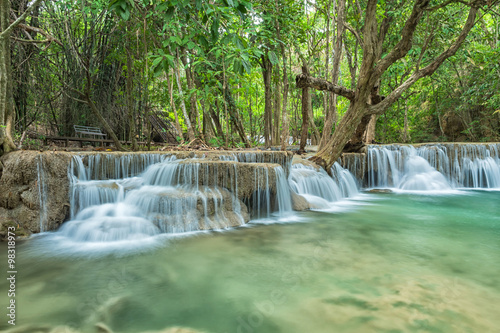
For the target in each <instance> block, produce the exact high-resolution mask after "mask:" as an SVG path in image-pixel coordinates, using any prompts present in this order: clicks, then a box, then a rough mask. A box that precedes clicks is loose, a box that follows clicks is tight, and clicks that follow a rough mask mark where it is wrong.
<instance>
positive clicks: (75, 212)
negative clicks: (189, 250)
mask: <svg viewBox="0 0 500 333" xmlns="http://www.w3.org/2000/svg"><path fill="white" fill-rule="evenodd" d="M234 156H235V157H236V156H238V155H234ZM242 156H243V155H242ZM245 158H246V159H249V160H251V159H253V160H254V163H259V161H260V160H259V158H253V157H252V156H245ZM238 165H240V164H239V163H238V162H234V161H229V162H224V161H219V162H218V161H214V160H203V159H196V158H195V159H176V157H175V156H168V155H160V154H151V155H148V154H130V155H121V156H120V155H114V156H113V155H110V156H107V155H84V156H74V157H73V159H72V162H71V165H70V168H69V170H68V177H69V178H70V180H71V186H70V206H71V207H70V215H71V220H70V221H68V222H66V223H64V224H63V225H62V227H61V228H60V230H59V232H57V233H56V235H57V237H65V238H66V239H67V240H71V241H74V242H80V243H81V242H86V243H103V244H104V243H117V242H123V241H132V242H135V241H137V240H140V239H142V240H144V239H145V238H150V237H152V236H156V235H160V234H165V233H175V234H177V233H186V232H192V231H199V230H214V229H215V230H217V229H225V228H228V227H237V226H241V225H243V224H245V223H246V222H248V220H249V212H248V209H247V206H246V205H245V204H244V203H243V202H242V201H241V200H240V199H239V198H238V194H239V193H240V188H239V186H240V185H239V184H238V183H239V179H238V172H239V169H238ZM42 169H43V168H41V167H40V169H39V170H42ZM252 169H253V170H254V172H255V177H254V180H255V184H254V186H255V188H256V189H258V190H257V191H255V193H254V194H253V195H252V198H250V200H248V203H250V204H252V206H250V207H249V208H250V209H249V210H250V213H251V215H252V216H253V217H254V218H257V219H260V218H270V217H271V216H278V217H284V216H288V215H290V213H291V212H292V207H291V199H290V190H289V187H288V182H287V179H286V175H285V171H284V170H283V168H282V167H281V166H274V165H268V164H262V165H260V164H255V165H252ZM39 191H43V188H42V187H39Z"/></svg>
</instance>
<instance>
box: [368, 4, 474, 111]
mask: <svg viewBox="0 0 500 333" xmlns="http://www.w3.org/2000/svg"><path fill="white" fill-rule="evenodd" d="M478 10H479V9H478V8H477V7H471V8H470V10H469V15H468V17H467V21H466V22H465V25H464V27H463V29H462V31H461V32H460V35H459V36H458V37H457V39H456V40H455V42H454V43H453V44H452V45H451V46H450V47H449V48H448V49H447V50H446V51H444V52H443V53H441V54H440V55H439V56H438V57H437V58H436V59H435V60H434V61H433V62H431V63H430V64H429V65H427V66H426V67H424V68H422V69H420V70H417V71H415V72H414V73H413V74H412V75H411V76H410V77H409V78H408V79H407V80H406V81H405V82H403V83H402V84H401V85H400V86H399V87H397V88H396V89H394V90H393V91H392V92H391V93H390V94H389V95H388V96H387V97H386V98H385V99H384V100H383V101H382V102H380V103H379V104H377V105H372V106H369V107H368V110H367V113H368V114H381V113H383V112H384V111H385V110H386V109H387V108H389V107H390V106H391V105H392V104H393V103H394V102H396V100H397V99H398V98H400V97H401V95H402V94H403V93H404V92H405V91H406V90H407V89H408V88H409V87H411V85H412V84H414V83H415V82H417V81H418V80H419V79H421V78H423V77H425V76H429V75H432V74H433V73H434V72H435V71H436V70H437V69H438V68H439V66H441V64H442V63H443V62H444V61H445V60H446V59H448V58H449V57H451V56H452V55H454V54H455V53H456V52H457V51H458V49H459V48H460V46H462V44H463V42H464V41H465V38H466V37H467V35H468V34H469V32H470V31H471V29H472V27H473V26H474V25H475V23H476V16H477V12H478Z"/></svg>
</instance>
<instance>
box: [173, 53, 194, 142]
mask: <svg viewBox="0 0 500 333" xmlns="http://www.w3.org/2000/svg"><path fill="white" fill-rule="evenodd" d="M176 54H177V62H176V64H175V66H174V74H175V81H176V82H177V88H178V89H179V96H180V99H181V110H182V114H183V115H184V122H185V123H186V127H187V132H188V138H189V141H190V142H191V141H193V140H194V139H195V136H194V131H193V127H192V126H191V121H190V120H189V115H188V113H187V110H186V104H185V103H184V94H183V92H182V85H181V79H180V74H179V52H176Z"/></svg>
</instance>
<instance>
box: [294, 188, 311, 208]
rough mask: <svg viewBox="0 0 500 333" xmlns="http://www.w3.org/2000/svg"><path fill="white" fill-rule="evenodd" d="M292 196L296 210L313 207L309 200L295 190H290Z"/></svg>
mask: <svg viewBox="0 0 500 333" xmlns="http://www.w3.org/2000/svg"><path fill="white" fill-rule="evenodd" d="M290 194H291V196H292V209H293V210H296V211H303V210H308V209H311V205H310V204H309V202H308V201H307V200H306V198H304V197H303V196H301V195H300V194H297V193H295V192H294V191H290Z"/></svg>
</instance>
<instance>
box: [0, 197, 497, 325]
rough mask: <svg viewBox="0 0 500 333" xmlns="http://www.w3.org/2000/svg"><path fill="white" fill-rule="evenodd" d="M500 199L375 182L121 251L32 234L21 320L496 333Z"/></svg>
mask: <svg viewBox="0 0 500 333" xmlns="http://www.w3.org/2000/svg"><path fill="white" fill-rule="evenodd" d="M499 202H500V192H484V191H463V192H461V194H448V195H429V196H424V195H414V194H367V195H365V196H363V197H362V199H360V200H359V201H358V203H359V204H360V205H359V206H354V207H352V209H351V210H349V211H344V212H337V213H325V212H307V213H301V214H298V215H299V217H300V219H301V221H300V222H294V223H285V224H271V225H254V226H253V227H249V228H239V229H235V230H232V231H228V232H223V233H209V234H198V235H195V236H189V237H184V238H176V239H170V240H165V241H164V242H165V243H168V244H167V245H166V246H163V247H160V248H157V249H154V250H149V251H148V252H146V253H139V254H133V255H128V256H123V257H117V256H115V255H105V256H101V257H91V258H85V257H81V256H79V257H75V256H71V255H69V254H65V253H59V256H57V257H54V256H50V255H49V254H43V253H42V252H43V251H41V250H40V248H39V247H38V246H37V242H39V240H37V239H34V240H29V241H27V242H24V243H23V244H18V248H17V250H18V251H17V260H18V268H17V269H18V275H17V285H16V289H17V293H16V296H17V298H16V302H17V326H16V327H19V326H20V325H28V324H36V325H49V326H57V325H67V326H71V327H74V328H77V329H78V330H81V331H85V332H87V331H88V332H92V331H94V330H93V325H94V324H95V323H96V322H104V323H106V324H107V325H108V326H109V327H111V328H112V329H113V330H114V331H115V332H142V331H159V330H162V329H164V328H168V327H172V326H182V327H189V328H192V329H195V330H200V331H203V332H214V333H215V332H218V333H222V332H287V333H289V332H301V333H302V332H391V333H395V332H498V330H499V327H500V316H499V304H500V204H499ZM42 238H43V236H42ZM5 245H6V244H1V246H2V248H1V250H2V251H1V252H2V257H1V260H2V263H5V262H6V260H7V259H6V246H5ZM2 267H4V265H3V264H2ZM5 281H6V280H5V279H2V281H1V284H0V290H1V293H2V295H5V294H6V289H8V288H7V284H6V282H5ZM4 300H5V298H4V297H3V296H2V308H3V309H5V307H4V306H5V304H6V301H4ZM2 316H5V315H4V314H2ZM0 325H2V326H0V329H1V330H5V329H8V328H9V326H8V325H7V324H6V323H5V320H2V322H1V324H0ZM26 332H31V331H26Z"/></svg>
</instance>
